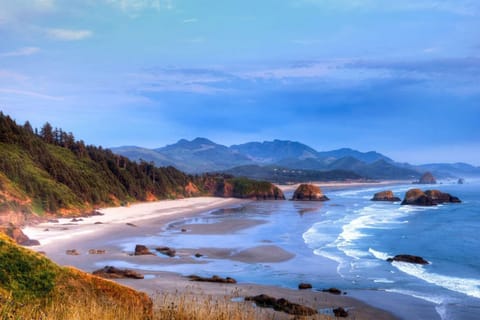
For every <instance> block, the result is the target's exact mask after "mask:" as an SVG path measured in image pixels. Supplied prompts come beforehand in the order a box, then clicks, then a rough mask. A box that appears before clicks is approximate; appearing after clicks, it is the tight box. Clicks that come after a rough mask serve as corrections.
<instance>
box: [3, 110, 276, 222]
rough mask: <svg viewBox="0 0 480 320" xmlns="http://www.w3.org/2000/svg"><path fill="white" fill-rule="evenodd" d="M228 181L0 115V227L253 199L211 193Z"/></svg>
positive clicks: (216, 192) (218, 176) (236, 195)
mask: <svg viewBox="0 0 480 320" xmlns="http://www.w3.org/2000/svg"><path fill="white" fill-rule="evenodd" d="M232 179H233V177H229V176H222V175H217V176H211V175H209V176H192V175H188V174H185V173H183V172H181V171H179V170H178V169H176V168H174V167H172V166H170V167H161V168H158V167H155V166H154V165H153V164H152V163H147V162H145V161H139V162H138V163H137V162H134V161H131V160H129V159H128V158H126V157H124V156H119V155H116V154H114V153H112V152H111V151H110V150H108V149H103V148H102V147H96V146H91V145H85V143H84V142H83V141H76V140H75V138H74V137H73V134H72V133H65V132H64V131H62V130H61V129H56V128H55V129H53V128H52V126H51V125H50V124H48V123H46V124H45V125H44V126H43V127H42V129H41V130H40V131H39V132H37V130H33V129H32V127H31V126H30V124H29V123H26V124H25V125H23V126H21V125H18V124H16V123H15V121H13V120H12V119H11V118H10V117H8V116H6V115H4V114H2V113H0V225H1V224H6V223H10V222H13V223H15V224H23V223H25V222H26V221H27V220H29V219H35V218H36V217H38V216H44V215H48V214H55V215H59V214H60V215H66V214H68V215H72V214H80V213H85V212H89V211H91V210H92V209H94V208H95V207H96V206H118V205H122V204H126V203H128V202H133V201H151V200H156V199H172V198H182V197H190V196H200V195H216V196H223V197H229V196H233V197H253V195H252V193H251V190H249V193H248V194H242V193H241V192H235V193H233V194H229V193H223V194H222V193H221V192H218V191H217V189H218V188H219V186H221V185H225V184H228V183H233V180H232ZM233 185H238V184H235V183H233ZM212 186H213V187H212ZM271 187H272V188H273V186H271ZM262 195H263V193H262Z"/></svg>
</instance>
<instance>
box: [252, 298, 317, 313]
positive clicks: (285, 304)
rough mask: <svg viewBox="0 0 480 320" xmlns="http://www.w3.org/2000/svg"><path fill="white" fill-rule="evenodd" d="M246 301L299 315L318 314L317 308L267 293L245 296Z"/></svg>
mask: <svg viewBox="0 0 480 320" xmlns="http://www.w3.org/2000/svg"><path fill="white" fill-rule="evenodd" d="M245 301H253V302H255V304H256V305H257V306H258V307H262V308H272V309H274V310H276V311H282V312H285V313H288V314H293V315H299V316H312V315H314V314H317V310H315V309H312V308H310V307H307V306H302V305H300V304H297V303H293V302H290V301H288V300H286V299H284V298H280V299H276V298H274V297H271V296H268V295H266V294H261V295H258V296H253V297H245Z"/></svg>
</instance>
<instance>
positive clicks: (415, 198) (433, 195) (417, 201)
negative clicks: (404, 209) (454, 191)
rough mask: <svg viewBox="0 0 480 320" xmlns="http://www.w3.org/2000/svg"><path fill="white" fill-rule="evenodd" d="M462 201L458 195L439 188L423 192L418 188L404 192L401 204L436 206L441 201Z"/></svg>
mask: <svg viewBox="0 0 480 320" xmlns="http://www.w3.org/2000/svg"><path fill="white" fill-rule="evenodd" d="M460 202H462V201H461V200H460V199H459V198H458V197H455V196H452V195H451V194H449V193H445V192H441V191H439V190H427V191H425V192H423V191H422V190H420V189H410V190H408V191H407V193H406V194H405V198H404V199H403V201H402V203H401V204H402V205H416V206H436V205H437V204H442V203H460Z"/></svg>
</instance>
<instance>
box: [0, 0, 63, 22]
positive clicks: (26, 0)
mask: <svg viewBox="0 0 480 320" xmlns="http://www.w3.org/2000/svg"><path fill="white" fill-rule="evenodd" d="M54 10H55V2H54V0H15V1H8V0H1V1H0V25H2V24H10V23H25V21H24V20H23V19H24V18H25V17H26V16H29V17H32V16H39V15H44V14H48V13H50V12H52V11H54Z"/></svg>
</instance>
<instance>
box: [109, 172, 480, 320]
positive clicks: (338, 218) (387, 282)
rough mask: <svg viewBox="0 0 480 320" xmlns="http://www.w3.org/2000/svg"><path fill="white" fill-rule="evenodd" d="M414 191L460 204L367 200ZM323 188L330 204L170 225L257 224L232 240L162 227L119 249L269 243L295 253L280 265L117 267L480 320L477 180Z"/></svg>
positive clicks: (402, 312) (216, 214)
mask: <svg viewBox="0 0 480 320" xmlns="http://www.w3.org/2000/svg"><path fill="white" fill-rule="evenodd" d="M417 187H420V188H422V189H424V190H426V189H439V190H441V191H444V192H448V193H451V194H452V195H455V196H458V197H459V198H460V199H461V200H462V203H460V204H443V205H439V206H435V207H417V206H401V205H400V203H399V202H396V203H386V202H373V201H370V199H371V198H372V196H373V194H374V193H376V192H378V191H381V190H387V189H388V190H392V191H393V192H394V193H395V195H396V196H398V197H400V198H403V196H404V194H405V192H406V191H407V190H408V189H410V188H417ZM324 191H325V193H326V195H327V196H328V197H329V198H330V199H331V200H330V201H328V202H293V201H266V202H261V201H258V202H250V203H248V204H246V205H241V206H239V207H235V208H228V209H224V210H216V211H213V212H208V213H205V214H203V215H201V216H199V217H195V218H191V219H185V220H182V221H178V222H175V225H176V226H178V225H185V226H188V224H198V223H202V224H204V223H218V222H220V221H225V220H228V219H239V218H241V219H245V218H248V219H254V220H260V222H262V223H261V224H259V225H257V226H254V227H251V228H247V229H242V230H239V231H236V232H234V233H232V234H227V235H225V234H221V235H220V234H219V235H215V234H210V235H193V234H192V235H190V234H188V233H181V234H180V233H179V232H178V228H170V227H169V226H166V227H165V228H164V229H162V230H161V231H160V232H159V234H158V236H159V237H161V240H160V238H157V237H151V236H150V237H149V238H148V239H147V238H136V239H124V240H123V245H124V246H125V248H127V247H129V246H131V244H132V243H135V242H136V243H145V244H149V243H152V244H153V243H158V242H159V241H163V243H166V244H168V245H169V246H171V247H174V248H235V250H238V251H241V250H243V249H246V248H250V247H254V246H261V245H276V246H278V247H281V248H283V249H285V250H287V251H289V252H292V253H294V254H295V257H294V258H293V259H290V260H288V261H285V262H279V263H269V262H262V263H253V264H251V263H243V262H239V261H232V260H228V259H209V258H208V257H205V258H202V259H204V261H203V262H206V263H205V264H181V265H154V266H135V265H125V267H137V268H143V269H148V268H150V269H151V270H162V271H172V272H178V273H182V274H185V275H187V274H192V273H196V274H199V275H205V276H211V275H212V274H218V275H221V276H230V277H233V278H235V279H237V281H240V282H244V283H259V284H267V285H277V286H282V287H288V288H296V287H297V285H298V284H299V283H300V282H309V283H311V284H312V285H313V287H314V288H315V289H318V290H321V289H326V288H330V287H337V288H339V289H341V290H344V291H346V292H347V293H348V294H349V295H350V296H353V297H355V298H358V299H360V300H364V301H366V302H368V303H371V304H372V305H374V306H378V307H383V308H385V309H387V310H389V311H391V312H392V313H394V314H395V315H397V316H398V317H400V318H403V319H449V320H450V319H451V320H456V319H462V320H464V319H480V250H479V249H480V181H473V180H470V181H469V180H468V179H467V182H466V183H465V184H463V185H459V184H456V183H453V182H450V183H449V182H444V183H442V184H437V185H412V184H405V185H391V186H375V187H359V188H350V189H344V190H339V189H337V190H335V189H330V190H329V189H326V190H324ZM288 196H291V194H287V197H288ZM175 230H176V231H175ZM396 254H412V255H417V256H421V257H423V258H425V259H426V260H428V261H429V262H430V264H429V265H425V266H421V265H414V264H409V263H401V262H393V263H389V262H386V261H385V260H386V259H387V258H388V257H392V256H394V255H396ZM118 263H119V262H117V264H118Z"/></svg>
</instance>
